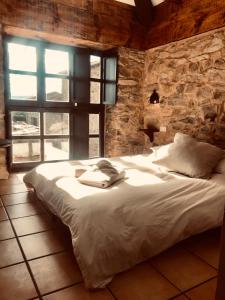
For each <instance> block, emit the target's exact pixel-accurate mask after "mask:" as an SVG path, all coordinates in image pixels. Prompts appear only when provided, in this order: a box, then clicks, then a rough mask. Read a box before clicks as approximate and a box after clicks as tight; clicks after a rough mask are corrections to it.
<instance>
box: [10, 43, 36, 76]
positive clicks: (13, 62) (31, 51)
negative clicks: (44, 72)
mask: <svg viewBox="0 0 225 300" xmlns="http://www.w3.org/2000/svg"><path fill="white" fill-rule="evenodd" d="M8 52H9V69H11V70H20V71H30V72H36V71H37V53H36V48H35V47H32V46H25V45H20V44H16V43H8Z"/></svg>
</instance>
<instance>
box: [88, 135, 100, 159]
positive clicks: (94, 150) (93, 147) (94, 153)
mask: <svg viewBox="0 0 225 300" xmlns="http://www.w3.org/2000/svg"><path fill="white" fill-rule="evenodd" d="M99 156H100V146H99V138H89V158H92V157H99Z"/></svg>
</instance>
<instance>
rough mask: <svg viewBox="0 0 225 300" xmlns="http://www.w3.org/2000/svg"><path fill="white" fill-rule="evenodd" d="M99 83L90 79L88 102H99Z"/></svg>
mask: <svg viewBox="0 0 225 300" xmlns="http://www.w3.org/2000/svg"><path fill="white" fill-rule="evenodd" d="M100 99H101V85H100V83H99V82H93V81H91V87H90V102H91V103H92V104H99V103H100V102H101V101H100Z"/></svg>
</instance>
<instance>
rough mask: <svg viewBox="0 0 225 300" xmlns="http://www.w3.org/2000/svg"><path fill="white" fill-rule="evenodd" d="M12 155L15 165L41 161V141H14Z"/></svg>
mask: <svg viewBox="0 0 225 300" xmlns="http://www.w3.org/2000/svg"><path fill="white" fill-rule="evenodd" d="M12 153H13V162H14V163H24V162H32V161H40V160H41V155H40V153H41V152H40V140H13V143H12Z"/></svg>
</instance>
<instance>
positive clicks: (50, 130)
mask: <svg viewBox="0 0 225 300" xmlns="http://www.w3.org/2000/svg"><path fill="white" fill-rule="evenodd" d="M44 132H45V134H46V135H68V134H69V114H66V113H44Z"/></svg>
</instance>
